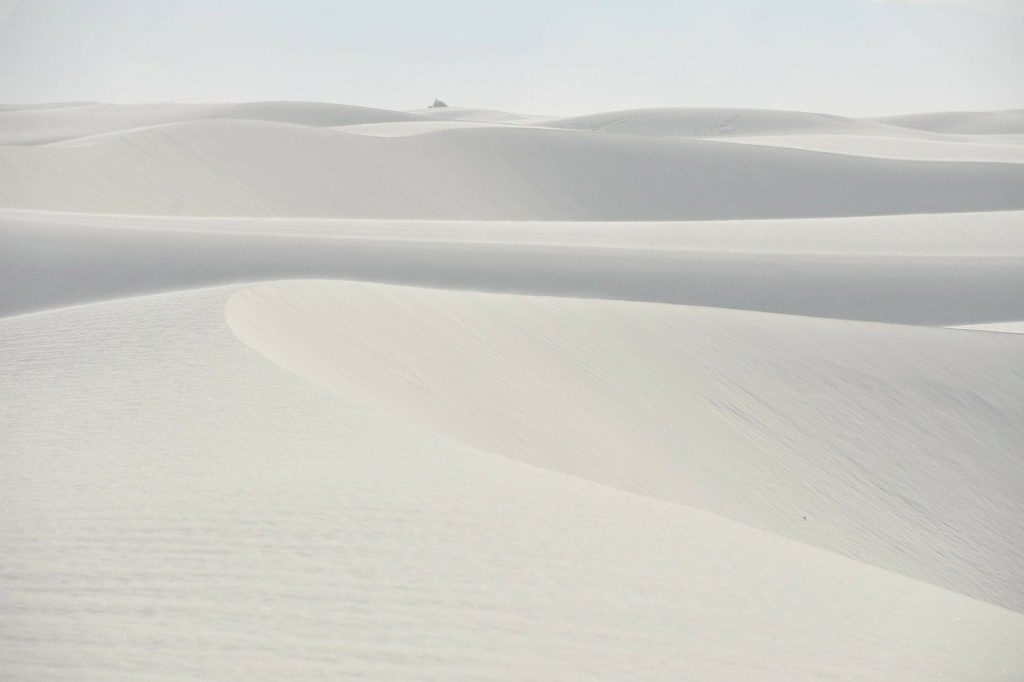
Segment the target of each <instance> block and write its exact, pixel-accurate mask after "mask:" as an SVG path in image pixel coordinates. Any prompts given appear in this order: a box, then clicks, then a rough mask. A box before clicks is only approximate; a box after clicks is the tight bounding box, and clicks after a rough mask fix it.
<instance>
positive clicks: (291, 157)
mask: <svg viewBox="0 0 1024 682" xmlns="http://www.w3.org/2000/svg"><path fill="white" fill-rule="evenodd" d="M1021 187H1024V168H1022V167H1021V166H1020V165H1018V164H982V163H972V164H960V163H937V162H936V163H929V162H920V161H916V162H912V161H892V160H884V159H871V158H862V157H852V156H842V155H836V154H821V153H815V152H807V151H801V150H790V149H780V148H765V147H759V146H753V145H734V144H726V143H720V142H705V141H699V140H675V139H673V140H662V139H651V138H644V137H629V136H614V135H586V134H582V133H577V132H572V131H558V130H541V129H535V128H527V129H517V128H514V127H509V126H502V127H496V128H487V129H478V128H464V129H458V130H448V131H443V132H436V133H433V134H430V135H415V136H408V137H399V138H377V137H369V136H365V135H349V134H345V133H343V132H338V131H335V130H321V129H317V128H312V127H308V126H297V125H291V124H284V123H273V122H266V121H239V120H227V121H214V120H207V121H193V122H187V123H180V124H171V125H165V126H160V127H156V128H149V129H145V130H139V131H134V132H127V133H124V134H121V135H118V136H116V137H113V138H111V137H109V136H108V137H104V138H103V139H101V140H98V141H96V142H95V143H93V144H89V145H80V146H68V147H65V146H7V147H0V206H3V207H8V208H25V209H48V210H67V211H93V212H108V213H151V214H190V215H207V216H211V215H279V216H281V215H284V216H311V217H332V216H337V217H358V218H449V219H514V220H544V219H548V220H573V219H575V220H667V219H686V220H695V219H736V218H781V217H793V218H797V217H818V216H851V215H874V214H893V213H938V212H949V211H981V210H1008V209H1021V208H1024V192H1021V191H1020V189H1021Z"/></svg>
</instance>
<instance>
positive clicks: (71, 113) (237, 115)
mask: <svg viewBox="0 0 1024 682" xmlns="http://www.w3.org/2000/svg"><path fill="white" fill-rule="evenodd" d="M418 118H419V117H417V116H416V115H415V114H409V113H404V112H400V111H390V110H387V109H373V108H370V107H356V106H349V105H344V104H325V103H319V102H249V103H244V104H142V105H112V104H82V105H71V106H52V105H51V106H46V107H44V108H19V109H14V110H8V111H2V112H0V145H38V144H49V143H54V142H62V141H68V140H75V139H78V138H83V137H89V136H93V135H100V134H103V133H111V132H116V131H122V132H123V131H130V130H135V129H138V128H149V127H153V126H159V125H167V124H169V123H183V122H186V121H203V120H210V119H236V120H251V121H267V122H276V123H292V124H295V125H306V126H313V127H318V128H323V127H328V126H340V125H350V124H358V123H381V122H386V121H410V120H417V119H418Z"/></svg>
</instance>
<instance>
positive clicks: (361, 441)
mask: <svg viewBox="0 0 1024 682" xmlns="http://www.w3.org/2000/svg"><path fill="white" fill-rule="evenodd" d="M1019 114H1020V112H992V113H988V114H960V113H945V114H931V115H924V116H910V117H897V118H891V119H878V120H870V119H850V118H843V117H835V116H825V115H820V114H804V113H798V112H797V113H794V112H765V111H751V110H721V109H702V110H694V109H688V110H687V109H676V110H636V111H632V112H613V113H609V114H598V115H594V116H589V117H576V118H573V119H550V118H548V119H540V118H538V117H523V116H519V115H513V114H506V113H503V112H493V111H487V110H474V109H469V108H465V109H461V108H451V109H430V110H423V111H416V112H393V111H386V110H379V109H368V108H363V107H346V106H341V105H331V104H310V103H286V102H270V103H252V104H195V105H191V104H190V105H137V106H113V105H99V104H88V103H83V104H73V105H67V106H63V105H40V106H38V107H4V108H0V395H2V396H3V400H4V403H3V409H2V410H0V453H2V454H0V546H2V548H3V550H2V551H0V679H3V680H8V679H10V680H36V679H55V680H82V679H88V680H137V679H168V680H170V679H218V680H221V679H224V680H229V679H239V680H241V679H245V680H253V679H257V680H258V679H268V680H269V679H281V678H298V679H310V678H323V679H424V680H427V679H431V680H438V679H443V680H524V679H534V680H550V679H558V680H577V679H578V680H595V679H599V680H623V679H642V680H679V679H691V678H692V679H700V680H723V681H725V680H728V681H732V680H786V681H790V680H801V681H802V680H867V679H870V680H899V681H901V682H903V681H907V680H910V681H917V680H922V681H923V680H948V681H950V682H977V681H979V680H980V681H983V682H987V681H991V682H1009V681H1010V680H1017V679H1020V678H1021V676H1022V671H1024V568H1022V567H1024V447H1022V443H1024V363H1022V359H1024V336H1021V335H1019V334H1013V333H993V332H996V331H1019V329H1018V328H1019V326H1020V324H1021V323H1020V322H1019V321H1020V320H1022V319H1024V296H1021V292H1022V291H1024V164H1022V163H1021V159H1020V156H1019V150H1020V149H1022V140H1024V137H1022V135H1024V130H1021V129H1019V126H1018V125H1017V121H1018V118H1019ZM702 138H716V139H702ZM310 280H315V281H310ZM341 280H344V281H341ZM679 304H686V305H679ZM893 323H895V324H893ZM945 327H960V328H945Z"/></svg>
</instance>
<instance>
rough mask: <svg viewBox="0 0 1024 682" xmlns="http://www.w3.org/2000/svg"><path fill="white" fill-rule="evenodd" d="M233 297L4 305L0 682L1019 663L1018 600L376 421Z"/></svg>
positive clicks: (791, 674)
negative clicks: (8, 409)
mask: <svg viewBox="0 0 1024 682" xmlns="http://www.w3.org/2000/svg"><path fill="white" fill-rule="evenodd" d="M232 291H236V290H235V289H233V288H231V287H223V288H217V289H207V290H202V291H192V292H178V293H171V294H164V295H160V296H150V297H139V298H133V299H126V300H122V301H116V302H111V303H103V304H96V305H89V306H83V307H80V308H76V309H66V310H59V311H53V312H48V313H42V314H38V315H32V316H25V317H21V318H11V319H6V320H0V345H2V346H3V348H4V353H3V354H2V355H0V367H2V369H3V371H0V386H2V387H3V389H4V391H5V395H7V396H8V397H9V398H10V399H11V400H14V401H16V404H18V405H21V406H22V407H23V409H19V410H16V411H14V412H13V413H8V414H5V415H4V416H5V418H6V419H7V420H8V421H6V422H5V428H4V431H3V436H4V438H5V439H6V441H5V442H6V443H7V444H8V445H10V446H12V447H10V449H9V450H8V451H7V452H5V456H4V457H3V458H0V480H4V481H12V480H17V481H18V487H17V490H15V491H14V492H13V493H12V494H11V495H9V496H7V497H5V500H4V514H2V515H0V531H2V533H3V537H4V552H3V553H2V554H0V566H2V567H3V570H4V575H5V576H6V577H7V578H9V580H8V582H7V583H6V584H5V589H4V598H3V599H2V600H0V620H2V621H3V622H4V623H5V625H6V626H7V627H5V628H2V629H0V648H2V649H3V651H4V664H3V670H4V672H5V673H6V674H8V675H12V676H15V677H17V678H18V679H21V678H24V679H76V680H77V679H101V678H103V677H109V676H110V674H111V658H110V653H111V651H116V652H117V654H118V656H120V657H121V659H123V660H126V661H130V663H131V666H132V667H131V668H130V670H129V671H128V672H126V674H128V675H130V676H137V675H135V672H136V671H142V670H144V671H145V672H146V673H147V674H149V675H153V676H158V677H162V678H167V679H182V678H188V679H193V678H196V677H203V678H204V679H205V678H209V679H223V680H229V679H230V680H233V679H246V680H249V679H253V678H259V679H264V678H265V679H282V678H294V677H296V676H298V677H301V678H316V679H341V678H344V679H347V678H358V677H370V678H373V679H415V678H422V677H425V676H426V677H436V678H438V679H452V680H478V679H491V680H509V681H512V680H516V681H518V680H523V679H558V680H581V681H582V680H592V679H593V678H594V673H593V671H595V670H597V671H600V674H601V676H602V678H605V679H615V680H620V679H666V680H667V679H686V678H691V677H694V676H696V677H698V678H699V679H701V680H709V681H715V682H732V681H734V680H736V679H744V680H758V681H759V682H768V681H771V682H775V681H777V682H790V681H792V680H813V679H828V678H836V677H843V678H864V679H872V680H879V681H884V682H889V681H892V682H906V680H941V681H946V682H979V681H981V682H1001V681H1004V680H1007V679H1012V678H1013V676H1014V675H1015V673H1016V671H1019V670H1021V669H1022V667H1024V645H1022V644H1024V616H1021V615H1020V614H1017V613H1012V612H1010V611H1007V610H1005V609H1001V608H999V607H996V606H992V605H990V604H985V603H982V602H979V601H977V600H973V599H970V598H967V597H964V596H962V595H959V594H954V593H951V592H949V591H945V590H941V589H937V588H935V587H932V586H929V585H926V584H923V583H920V582H917V581H913V580H909V579H907V578H905V577H902V576H898V575H894V574H892V573H889V572H886V571H881V570H878V569H876V568H873V567H871V566H867V565H864V564H862V563H858V562H855V561H851V560H849V559H846V558H843V557H840V556H837V555H835V554H831V553H828V552H824V551H821V550H818V549H815V548H812V547H808V546H806V545H802V544H799V543H796V542H792V541H789V540H786V539H784V538H780V537H777V536H772V535H770V534H767V533H763V532H759V531H757V530H754V529H751V528H748V527H744V526H742V525H739V524H736V523H733V522H730V521H728V520H725V519H722V518H719V517H715V516H713V515H710V514H706V513H703V512H701V511H698V510H696V509H692V508H688V507H684V506H681V505H675V504H667V503H664V502H659V501H656V500H652V499H649V498H646V497H643V496H638V495H629V494H625V493H623V492H621V491H618V490H614V489H611V488H608V487H605V486H599V485H594V484H593V483H591V482H589V481H585V480H581V479H579V478H578V477H573V476H564V475H559V474H555V473H551V472H544V471H541V470H539V469H537V468H536V467H530V466H524V465H522V464H520V463H518V462H515V461H511V460H509V459H507V458H503V457H496V456H492V455H491V454H489V453H486V452H482V451H479V450H473V449H471V448H467V447H464V446H462V445H461V444H459V443H456V442H453V441H451V440H447V439H443V438H437V437H435V436H433V435H432V434H430V433H426V432H423V431H418V430H415V429H412V428H409V427H408V426H407V425H405V424H402V423H400V422H397V421H395V420H393V419H387V418H380V417H374V416H372V415H368V414H367V413H366V411H365V410H360V409H356V408H354V407H353V406H352V405H351V404H350V403H349V402H348V401H347V400H345V399H344V398H343V397H342V396H338V395H333V394H332V393H330V392H328V391H325V390H322V389H320V388H317V387H315V386H313V385H311V384H310V383H309V382H307V381H304V380H301V379H299V378H298V377H295V376H294V375H292V374H290V373H288V372H286V371H284V370H281V369H280V368H278V367H276V366H274V365H273V364H272V363H270V362H268V361H267V360H266V358H264V357H263V356H261V355H259V354H258V353H256V352H254V351H252V350H251V349H250V348H247V347H245V346H243V345H242V344H241V343H240V342H239V341H238V339H237V338H236V337H235V336H234V334H232V333H231V331H230V330H229V329H228V328H227V327H226V325H225V323H224V306H225V303H226V300H227V298H228V297H229V296H230V295H231V293H232ZM250 293H251V292H250ZM182 424H187V425H188V428H187V429H183V428H182ZM55 425H59V429H60V430H58V431H56V432H55ZM68 429H73V432H74V438H63V437H60V434H62V433H63V432H64V430H68ZM55 435H56V436H57V437H56V438H55ZM97 614H101V615H102V617H97ZM154 614H156V615H154ZM83 629H87V631H88V633H89V638H88V640H87V641H86V642H82V641H81V633H82V632H83ZM22 633H32V636H31V637H25V636H24V635H23V634H22ZM282 639H284V640H286V641H285V643H284V644H283V645H282V643H281V642H282ZM154 641H159V642H170V643H171V644H169V645H167V646H159V647H157V646H154V645H153V643H154ZM226 642H230V644H231V645H230V647H226V646H225V643H226Z"/></svg>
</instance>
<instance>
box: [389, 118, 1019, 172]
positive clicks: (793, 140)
mask: <svg viewBox="0 0 1024 682" xmlns="http://www.w3.org/2000/svg"><path fill="white" fill-rule="evenodd" d="M381 125H387V124H381ZM396 125H403V124H396ZM406 125H415V123H411V124H406ZM995 137H997V138H999V139H996V140H992V139H988V140H982V141H973V140H972V141H963V140H962V139H956V140H926V139H919V138H912V137H882V136H872V135H765V136H760V137H730V138H727V139H728V140H729V141H730V142H743V143H747V144H762V145H769V146H772V147H788V148H791V149H807V150H812V151H819V152H831V153H833V154H852V155H854V156H872V157H876V158H880V159H917V160H920V161H992V162H996V163H1024V138H1019V137H1017V136H995Z"/></svg>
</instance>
